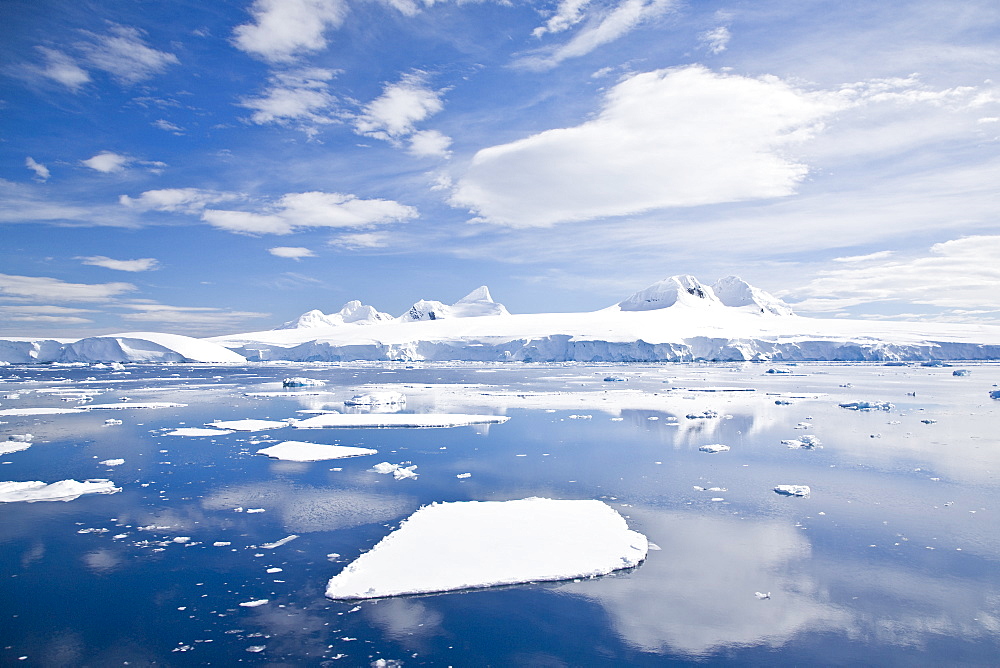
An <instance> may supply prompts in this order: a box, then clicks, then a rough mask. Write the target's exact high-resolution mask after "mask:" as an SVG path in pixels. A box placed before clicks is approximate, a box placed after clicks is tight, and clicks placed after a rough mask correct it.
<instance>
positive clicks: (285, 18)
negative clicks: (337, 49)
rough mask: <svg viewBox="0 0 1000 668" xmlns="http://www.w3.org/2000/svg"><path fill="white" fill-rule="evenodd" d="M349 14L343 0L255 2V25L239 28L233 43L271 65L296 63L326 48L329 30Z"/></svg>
mask: <svg viewBox="0 0 1000 668" xmlns="http://www.w3.org/2000/svg"><path fill="white" fill-rule="evenodd" d="M347 11H348V8H347V3H346V2H344V1H343V0H255V2H254V3H253V5H252V6H251V7H250V13H251V14H252V15H253V22H251V23H244V24H242V25H239V26H237V27H236V29H235V30H234V31H233V44H234V45H235V46H236V48H238V49H240V50H242V51H245V52H246V53H248V54H250V55H252V56H256V57H258V58H260V59H262V60H265V61H267V62H271V63H289V62H293V61H294V60H295V59H296V58H297V57H298V56H300V55H302V54H307V53H314V52H316V51H321V50H322V49H324V48H326V44H327V42H326V31H327V30H328V29H330V28H336V27H338V26H340V24H341V23H343V20H344V17H345V16H346V15H347Z"/></svg>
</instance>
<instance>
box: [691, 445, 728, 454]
mask: <svg viewBox="0 0 1000 668" xmlns="http://www.w3.org/2000/svg"><path fill="white" fill-rule="evenodd" d="M698 450H700V451H701V452H710V453H716V452H729V450H730V447H729V446H728V445H723V444H722V443H712V444H710V445H703V446H701V447H700V448H698Z"/></svg>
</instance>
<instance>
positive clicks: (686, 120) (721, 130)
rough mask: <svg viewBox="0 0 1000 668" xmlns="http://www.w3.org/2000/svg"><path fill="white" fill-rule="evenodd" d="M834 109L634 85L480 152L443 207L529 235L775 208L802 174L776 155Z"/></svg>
mask: <svg viewBox="0 0 1000 668" xmlns="http://www.w3.org/2000/svg"><path fill="white" fill-rule="evenodd" d="M844 104H845V103H844V102H843V101H842V100H840V99H839V98H836V96H832V95H829V94H824V93H809V92H804V91H801V90H797V89H795V88H793V87H792V86H790V85H788V84H786V83H785V82H783V81H781V80H779V79H777V78H775V77H761V78H759V79H755V78H749V77H743V76H736V75H728V74H716V73H713V72H711V71H709V70H707V69H706V68H704V67H700V66H692V67H683V68H676V69H666V70H657V71H653V72H646V73H642V74H637V75H634V76H631V77H629V78H627V79H625V80H624V81H622V82H621V83H619V84H618V85H616V86H615V87H613V88H612V89H610V90H609V91H608V92H607V94H606V97H605V100H604V105H603V109H602V110H601V112H600V114H599V115H598V116H597V117H596V118H594V119H593V120H590V121H587V122H585V123H583V124H582V125H579V126H576V127H571V128H561V129H555V130H548V131H545V132H542V133H540V134H536V135H533V136H531V137H528V138H526V139H521V140H518V141H515V142H512V143H510V144H503V145H499V146H493V147H490V148H486V149H483V150H481V151H479V152H478V153H477V154H476V155H475V157H474V158H473V160H472V163H471V165H470V166H469V167H468V169H467V171H466V172H465V174H463V175H462V176H461V177H460V178H459V179H458V181H457V184H456V187H455V189H454V191H453V194H452V198H451V202H452V204H454V205H455V206H468V207H469V208H470V209H471V210H472V211H473V212H474V213H476V214H478V215H479V216H480V219H481V220H483V221H487V222H494V223H500V224H504V225H510V226H514V227H529V226H546V225H552V224H554V223H559V222H565V221H581V220H588V219H593V218H598V217H604V216H621V215H626V214H635V213H640V212H643V211H650V210H654V209H662V208H667V207H687V206H696V205H702V204H715V203H722V202H736V201H742V200H750V199H760V198H770V197H782V196H785V195H789V194H791V193H792V192H794V189H795V186H796V185H797V184H798V183H799V182H800V181H801V180H802V179H803V177H804V176H805V175H806V173H807V171H808V170H807V168H806V166H805V165H803V164H799V163H797V162H795V161H794V160H792V159H790V158H789V157H787V156H786V153H785V151H786V149H788V148H789V147H790V146H792V145H794V144H796V143H798V142H801V141H802V140H804V139H807V138H810V137H811V136H812V135H813V134H814V133H815V132H816V130H817V128H818V123H819V121H820V120H821V119H822V118H823V117H824V116H826V115H828V114H830V113H831V112H833V111H835V110H837V109H838V108H842V107H843V106H844Z"/></svg>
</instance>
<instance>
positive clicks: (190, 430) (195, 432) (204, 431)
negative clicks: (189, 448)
mask: <svg viewBox="0 0 1000 668" xmlns="http://www.w3.org/2000/svg"><path fill="white" fill-rule="evenodd" d="M231 433H233V431H232V430H231V429H209V428H208V427H180V428H178V429H174V430H173V431H168V432H167V436H224V435H225V434H231Z"/></svg>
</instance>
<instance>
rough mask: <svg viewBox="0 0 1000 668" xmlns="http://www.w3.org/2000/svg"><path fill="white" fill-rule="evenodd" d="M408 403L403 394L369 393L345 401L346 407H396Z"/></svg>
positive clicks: (388, 392)
mask: <svg viewBox="0 0 1000 668" xmlns="http://www.w3.org/2000/svg"><path fill="white" fill-rule="evenodd" d="M405 403H406V396H404V395H403V393H401V392H392V391H384V392H369V393H368V394H356V395H354V396H353V397H351V398H350V399H347V400H346V401H344V405H345V406H395V405H399V404H405Z"/></svg>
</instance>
